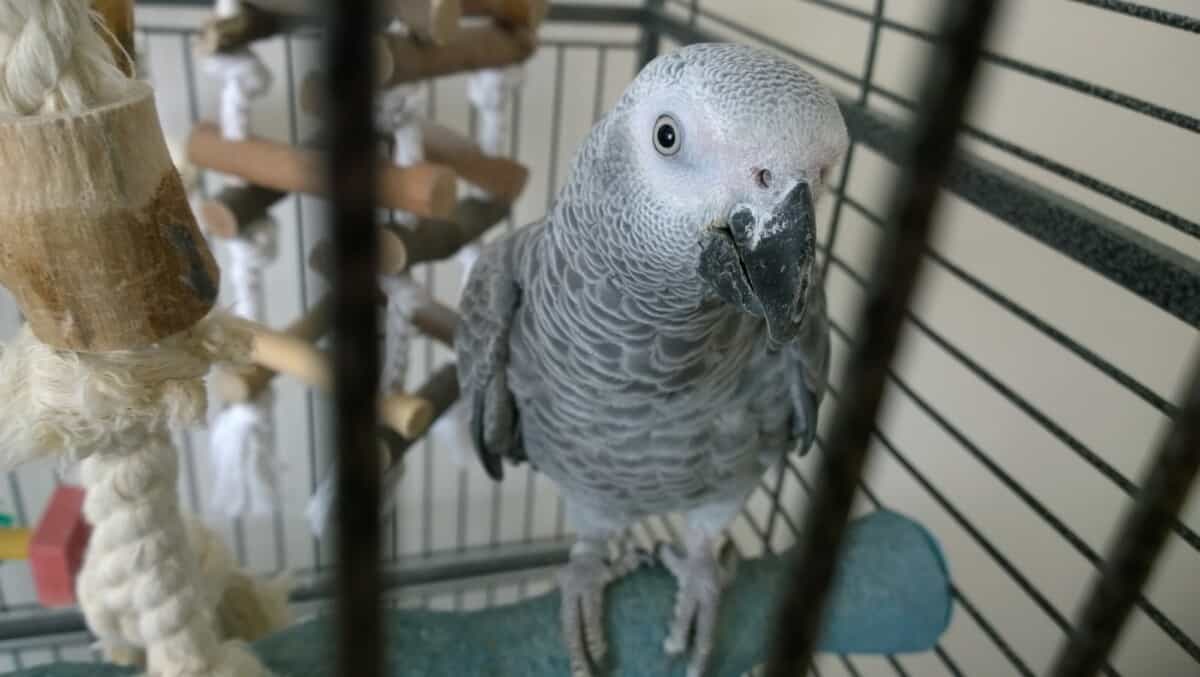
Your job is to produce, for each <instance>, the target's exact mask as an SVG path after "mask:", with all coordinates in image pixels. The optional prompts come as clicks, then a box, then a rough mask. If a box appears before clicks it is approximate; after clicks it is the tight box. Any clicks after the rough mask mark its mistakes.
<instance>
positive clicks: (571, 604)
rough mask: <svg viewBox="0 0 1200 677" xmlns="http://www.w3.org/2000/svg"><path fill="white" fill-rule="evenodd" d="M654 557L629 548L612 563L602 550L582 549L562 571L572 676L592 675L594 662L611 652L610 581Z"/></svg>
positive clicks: (565, 622) (586, 676) (561, 583)
mask: <svg viewBox="0 0 1200 677" xmlns="http://www.w3.org/2000/svg"><path fill="white" fill-rule="evenodd" d="M652 561H653V558H652V557H651V556H650V555H649V554H648V553H646V552H645V551H641V550H636V549H634V550H627V551H626V552H625V553H624V554H623V555H622V556H621V557H620V558H619V559H617V560H616V561H614V562H612V563H609V562H607V561H606V560H605V559H604V557H602V556H601V555H600V554H599V552H596V551H594V550H585V549H581V550H579V551H573V552H572V553H571V560H570V562H568V563H567V565H566V566H565V567H564V568H563V569H562V570H561V571H560V572H559V575H558V583H559V588H560V589H561V591H562V628H563V635H564V637H565V639H566V644H567V653H568V655H569V656H570V658H571V675H572V677H590V676H591V674H592V668H591V665H592V663H597V664H598V663H600V662H601V661H603V660H604V657H605V655H606V654H607V653H608V645H607V643H606V642H605V639H604V588H605V586H607V585H608V584H609V583H611V582H613V581H615V580H616V579H618V578H620V577H621V576H624V575H625V574H627V573H629V572H631V571H633V570H634V569H637V568H638V567H640V566H643V565H646V564H649V563H651V562H652Z"/></svg>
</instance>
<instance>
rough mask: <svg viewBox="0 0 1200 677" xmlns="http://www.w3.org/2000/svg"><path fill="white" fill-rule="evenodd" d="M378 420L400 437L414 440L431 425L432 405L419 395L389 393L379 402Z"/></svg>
mask: <svg viewBox="0 0 1200 677" xmlns="http://www.w3.org/2000/svg"><path fill="white" fill-rule="evenodd" d="M379 419H380V420H381V421H382V422H383V423H384V424H386V425H387V426H388V427H390V428H391V429H393V430H395V431H396V432H398V433H400V435H401V436H402V437H404V438H406V439H410V440H414V439H416V438H418V437H420V436H421V435H423V434H425V431H426V430H428V429H429V425H430V424H431V423H433V405H432V404H431V403H430V402H429V401H428V400H426V399H425V398H423V397H421V396H420V395H406V394H404V393H391V394H388V395H385V396H384V397H383V398H382V399H381V400H380V402H379Z"/></svg>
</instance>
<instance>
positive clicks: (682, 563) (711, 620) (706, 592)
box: [658, 543, 737, 677]
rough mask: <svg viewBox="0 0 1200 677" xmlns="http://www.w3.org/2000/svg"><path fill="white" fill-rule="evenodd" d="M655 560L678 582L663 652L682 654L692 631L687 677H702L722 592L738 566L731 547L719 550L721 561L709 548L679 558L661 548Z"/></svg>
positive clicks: (714, 629)
mask: <svg viewBox="0 0 1200 677" xmlns="http://www.w3.org/2000/svg"><path fill="white" fill-rule="evenodd" d="M658 556H659V559H660V560H661V561H662V563H663V565H664V566H666V567H667V569H668V570H669V571H670V572H671V573H672V574H674V575H675V578H676V579H677V580H678V581H679V593H678V594H677V596H676V598H675V619H674V620H673V621H672V623H671V628H670V631H669V632H668V633H667V638H666V640H664V641H663V650H665V651H666V652H667V654H668V655H672V656H677V655H681V654H683V653H684V651H685V650H686V649H687V647H688V637H689V635H691V634H692V631H693V628H694V629H695V633H694V641H693V645H692V656H691V660H690V662H689V663H688V670H687V675H688V677H701V675H703V674H704V669H705V666H706V665H707V664H708V657H709V655H710V654H711V653H712V648H713V644H714V641H715V636H716V628H717V608H718V606H719V603H720V598H721V590H722V588H724V587H725V586H726V585H728V584H729V582H730V581H731V580H732V579H733V572H734V569H735V568H736V564H737V560H736V557H735V555H734V552H733V548H732V545H731V544H730V543H726V544H725V546H724V547H722V549H721V553H720V556H719V560H720V561H718V557H716V556H714V555H713V553H712V551H711V550H709V549H708V548H702V549H699V550H698V551H697V552H695V553H689V554H688V555H682V554H680V553H679V552H677V551H676V550H675V549H674V548H672V547H671V546H662V547H660V548H659V552H658Z"/></svg>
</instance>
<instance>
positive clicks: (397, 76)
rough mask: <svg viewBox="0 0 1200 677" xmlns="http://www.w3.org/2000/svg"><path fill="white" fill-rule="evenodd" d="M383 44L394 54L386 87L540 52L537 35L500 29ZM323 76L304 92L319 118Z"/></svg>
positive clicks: (303, 100) (311, 79)
mask: <svg viewBox="0 0 1200 677" xmlns="http://www.w3.org/2000/svg"><path fill="white" fill-rule="evenodd" d="M383 43H384V45H386V47H387V50H388V51H389V52H390V53H391V56H392V62H393V64H394V66H393V68H392V73H391V77H389V78H388V79H387V80H386V81H384V82H383V85H382V86H384V87H394V86H396V85H400V84H404V83H406V82H417V81H419V80H425V79H428V78H435V77H441V76H444V75H453V74H455V73H463V72H466V71H475V70H482V69H486V68H500V67H502V66H510V65H512V64H515V63H520V62H523V61H525V60H526V59H528V58H529V57H530V56H531V55H532V54H533V51H534V49H535V48H536V46H537V45H536V41H535V40H534V35H533V33H532V32H530V31H529V30H527V29H523V28H516V29H511V30H510V29H505V28H502V27H500V26H472V27H469V28H462V29H460V30H459V31H458V33H457V34H456V35H455V36H454V38H453V39H452V40H451V41H450V42H448V43H446V44H444V45H428V44H422V43H420V42H418V41H415V40H412V39H411V38H408V37H406V36H398V35H387V36H385V37H384V38H383ZM322 78H323V76H322V75H321V74H319V73H313V74H312V75H309V76H308V77H307V78H306V79H305V80H304V84H303V85H302V87H301V89H300V104H301V106H302V107H303V108H304V110H306V111H309V112H310V113H314V114H319V112H320V111H321V110H322V108H323V107H324V106H323V99H324V98H325V83H324V81H323V79H322Z"/></svg>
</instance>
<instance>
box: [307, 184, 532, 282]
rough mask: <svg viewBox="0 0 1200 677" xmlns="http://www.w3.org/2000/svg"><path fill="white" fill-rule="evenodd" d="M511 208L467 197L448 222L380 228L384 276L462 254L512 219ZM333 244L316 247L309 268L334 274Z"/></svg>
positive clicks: (490, 201) (460, 202) (325, 274)
mask: <svg viewBox="0 0 1200 677" xmlns="http://www.w3.org/2000/svg"><path fill="white" fill-rule="evenodd" d="M508 213H509V207H508V205H506V204H504V203H502V202H498V201H495V200H482V199H479V198H465V199H463V200H460V201H459V203H458V206H457V207H455V209H454V212H453V213H452V214H451V215H450V218H449V219H447V220H441V219H420V220H419V221H417V224H416V225H415V226H402V225H394V226H393V225H386V226H380V228H379V247H380V256H379V259H380V268H379V272H380V274H384V275H394V274H396V273H400V272H403V271H404V270H405V269H407V268H408V267H410V266H412V265H414V264H417V263H428V262H430V261H441V260H443V259H447V258H450V257H451V256H454V255H455V254H457V253H458V251H459V250H460V249H462V248H463V247H464V246H466V245H467V244H470V243H471V242H474V241H475V240H477V239H479V238H480V237H482V236H483V234H484V233H486V232H487V231H488V230H489V229H491V228H492V226H495V225H496V224H497V223H500V222H501V221H502V220H504V218H505V217H506V216H508ZM332 257H333V253H332V251H330V244H329V242H328V241H327V240H322V241H320V242H318V243H317V244H316V245H314V246H313V249H312V253H311V254H309V258H308V265H309V266H310V267H311V268H312V269H313V270H315V271H317V272H318V273H320V274H321V275H324V276H325V277H329V276H330V275H331V274H332V272H333V266H332V263H331V262H332V260H333V258H332Z"/></svg>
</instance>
